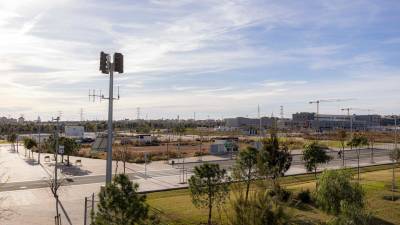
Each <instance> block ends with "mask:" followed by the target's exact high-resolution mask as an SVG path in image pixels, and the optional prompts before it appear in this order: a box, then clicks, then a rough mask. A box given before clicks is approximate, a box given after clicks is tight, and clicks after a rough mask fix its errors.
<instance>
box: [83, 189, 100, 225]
mask: <svg viewBox="0 0 400 225" xmlns="http://www.w3.org/2000/svg"><path fill="white" fill-rule="evenodd" d="M96 202H97V200H95V195H94V193H93V194H92V195H90V196H88V197H85V208H84V214H83V215H84V218H83V224H84V225H90V224H92V223H93V216H94V213H95V211H96V204H95V203H96Z"/></svg>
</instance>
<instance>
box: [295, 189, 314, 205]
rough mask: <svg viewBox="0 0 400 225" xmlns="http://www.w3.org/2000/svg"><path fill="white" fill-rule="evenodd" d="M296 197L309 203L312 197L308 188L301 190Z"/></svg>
mask: <svg viewBox="0 0 400 225" xmlns="http://www.w3.org/2000/svg"><path fill="white" fill-rule="evenodd" d="M296 199H297V200H299V201H300V202H302V203H305V204H309V203H311V202H312V197H311V192H310V190H308V189H307V190H301V191H300V192H299V193H298V194H297V196H296Z"/></svg>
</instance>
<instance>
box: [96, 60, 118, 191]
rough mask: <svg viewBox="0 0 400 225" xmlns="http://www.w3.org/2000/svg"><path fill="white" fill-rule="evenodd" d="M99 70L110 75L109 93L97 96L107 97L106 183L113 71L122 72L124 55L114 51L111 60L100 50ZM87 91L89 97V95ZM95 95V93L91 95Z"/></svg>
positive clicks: (109, 173)
mask: <svg viewBox="0 0 400 225" xmlns="http://www.w3.org/2000/svg"><path fill="white" fill-rule="evenodd" d="M99 70H100V71H101V72H102V73H104V74H109V75H110V82H109V95H108V98H105V97H104V96H103V95H102V94H101V93H100V95H99V96H98V97H100V99H108V125H107V126H108V131H107V133H108V134H107V166H106V184H108V183H110V182H111V177H112V140H113V101H114V99H115V98H114V97H113V92H114V90H113V89H114V76H113V72H114V71H115V72H118V73H123V72H124V56H123V55H122V54H121V53H114V57H113V62H111V57H110V55H109V54H107V53H104V52H100V68H99ZM90 96H91V95H90V91H89V97H90ZM92 96H93V97H96V95H95V93H94V94H93V95H92ZM118 99H119V87H118V98H116V99H115V100H118Z"/></svg>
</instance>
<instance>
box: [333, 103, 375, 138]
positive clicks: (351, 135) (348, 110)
mask: <svg viewBox="0 0 400 225" xmlns="http://www.w3.org/2000/svg"><path fill="white" fill-rule="evenodd" d="M341 110H342V111H347V116H348V117H349V120H350V137H351V138H353V115H351V116H350V111H367V112H368V114H369V113H370V112H371V111H374V110H372V109H360V108H343V109H341Z"/></svg>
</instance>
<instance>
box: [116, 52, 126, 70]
mask: <svg viewBox="0 0 400 225" xmlns="http://www.w3.org/2000/svg"><path fill="white" fill-rule="evenodd" d="M114 71H115V72H118V73H123V72H124V55H122V54H121V53H118V52H116V53H114Z"/></svg>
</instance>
